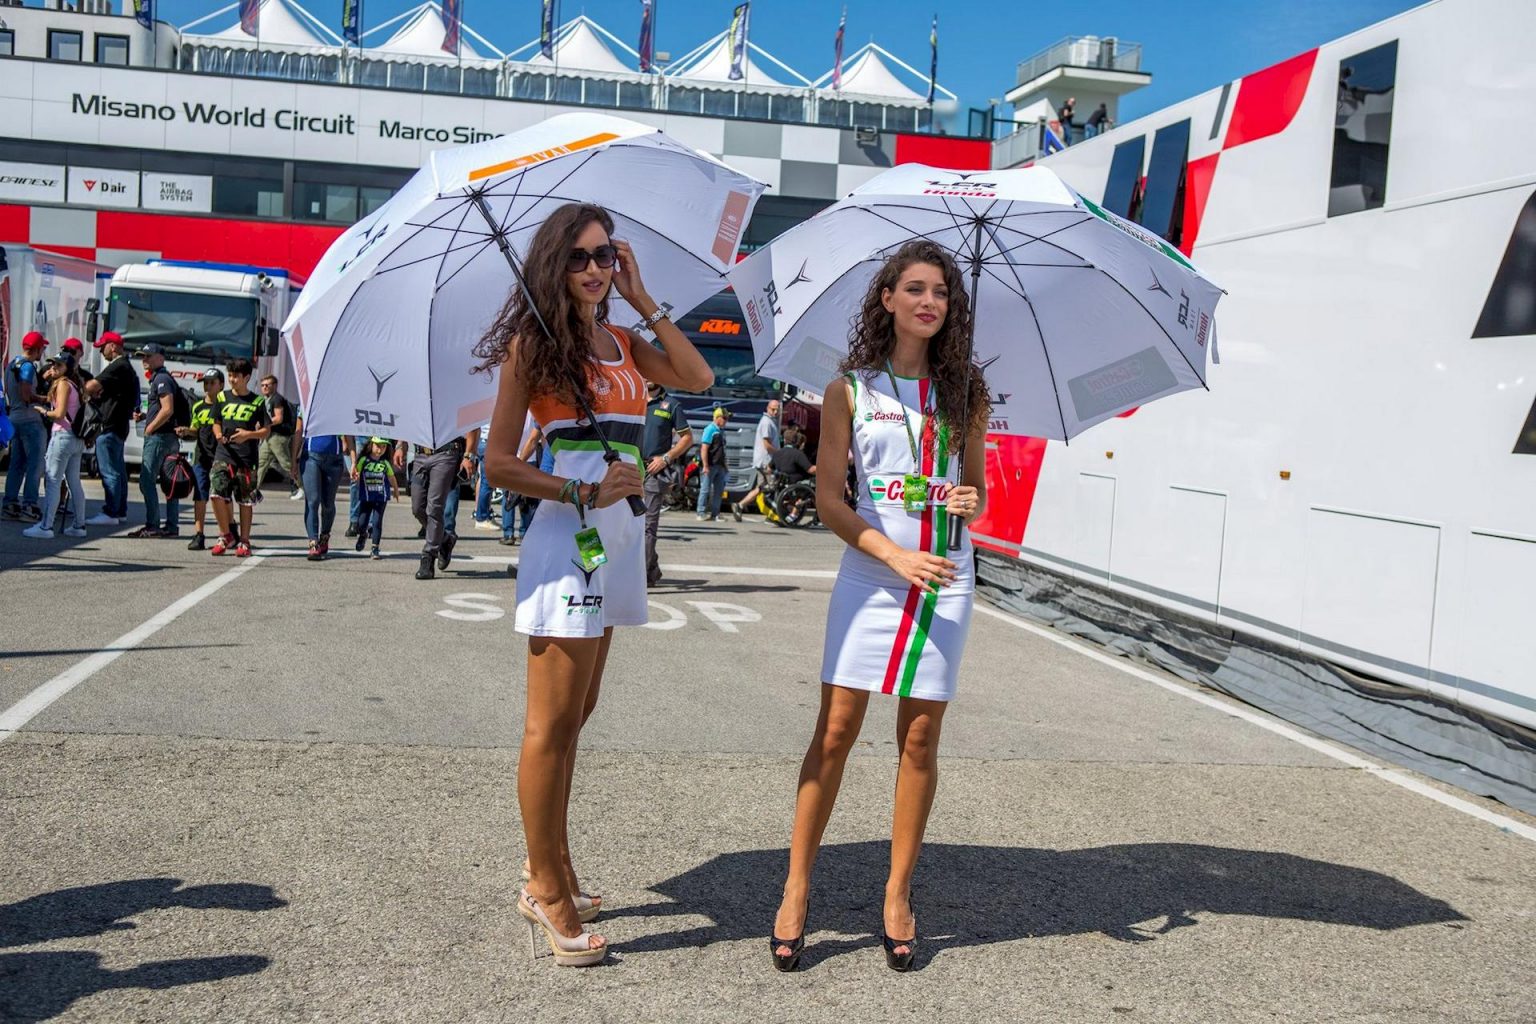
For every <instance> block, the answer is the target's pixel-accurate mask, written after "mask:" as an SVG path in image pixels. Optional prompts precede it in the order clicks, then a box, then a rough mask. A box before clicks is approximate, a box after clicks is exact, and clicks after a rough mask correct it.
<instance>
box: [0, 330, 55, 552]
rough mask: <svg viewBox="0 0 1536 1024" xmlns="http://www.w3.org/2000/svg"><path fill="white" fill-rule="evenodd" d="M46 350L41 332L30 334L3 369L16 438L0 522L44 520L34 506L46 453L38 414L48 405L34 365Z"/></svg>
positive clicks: (7, 408)
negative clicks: (8, 520)
mask: <svg viewBox="0 0 1536 1024" xmlns="http://www.w3.org/2000/svg"><path fill="white" fill-rule="evenodd" d="M47 347H48V339H47V338H45V337H43V335H42V332H40V331H29V332H27V335H26V337H24V338H22V339H21V352H22V354H21V355H19V356H17V357H16V358H15V359H12V360H11V361H10V362H9V363H7V364H6V366H5V411H6V415H7V416H8V417H9V418H10V421H11V427H12V428H13V429H14V430H15V434H16V436H15V437H13V438H11V466H10V469H9V470H8V471H7V472H6V474H5V499H4V501H3V502H0V519H10V520H14V521H18V522H24V523H36V522H40V521H41V520H42V518H43V510H42V509H41V508H39V507H38V504H37V485H38V481H39V480H41V479H42V476H43V455H44V453H45V452H46V451H47V449H48V429H47V427H46V426H45V425H44V423H43V414H42V411H41V410H42V409H43V408H45V407H46V406H47V405H48V396H47V395H46V394H44V393H43V389H42V375H41V373H40V372H39V370H38V365H37V361H38V360H39V359H41V358H42V356H43V350H44V349H45V348H47Z"/></svg>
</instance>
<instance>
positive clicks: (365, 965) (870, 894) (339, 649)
mask: <svg viewBox="0 0 1536 1024" xmlns="http://www.w3.org/2000/svg"><path fill="white" fill-rule="evenodd" d="M88 487H89V489H90V490H91V492H92V494H94V493H95V491H96V488H95V485H94V483H93V484H89V485H88ZM136 497H137V495H136V492H135V493H134V498H135V504H134V510H135V512H137V509H138V506H137V503H136ZM343 501H344V496H343ZM343 507H344V506H343ZM469 510H470V505H469V504H468V503H465V504H464V505H463V506H462V508H461V516H460V520H461V521H460V526H461V528H462V533H461V540H460V543H459V546H458V550H457V552H456V555H457V557H456V558H455V560H454V563H453V565H452V566H451V567H450V568H449V569H448V570H447V571H446V572H444V573H441V574H440V575H439V577H438V578H437V579H436V580H432V581H429V582H421V581H417V580H415V579H414V578H413V576H412V573H413V572H414V570H415V568H416V564H417V552H418V551H419V543H420V542H419V541H416V540H415V537H414V534H415V523H414V521H413V520H412V519H411V517H410V513H409V510H408V508H407V506H406V505H405V504H403V503H402V504H399V505H396V506H395V507H393V508H391V509H390V510H389V513H388V515H387V517H386V522H385V533H386V540H385V543H384V549H385V551H386V553H387V555H388V557H386V558H384V559H383V560H381V561H370V560H369V559H368V558H367V557H366V555H357V554H354V553H353V552H352V551H351V550H350V548H347V549H342V548H341V546H340V537H339V533H340V530H339V529H338V531H337V534H338V537H337V540H338V549H337V550H336V551H333V557H332V558H331V559H330V560H329V561H327V562H324V563H320V564H314V563H310V562H307V561H306V560H305V559H304V558H303V548H304V543H303V530H302V523H301V511H302V503H301V502H288V501H285V500H283V496H282V495H281V494H276V495H273V496H272V497H271V498H269V500H268V501H266V502H265V503H264V504H263V505H262V506H261V507H260V508H259V509H258V515H257V521H258V526H257V530H256V538H255V539H256V543H257V557H254V558H251V559H248V560H236V559H234V558H232V557H224V558H214V557H211V556H209V555H208V554H207V553H206V552H192V551H188V550H186V548H185V539H183V540H182V541H180V542H176V541H155V540H133V539H129V538H127V537H125V536H123V535H122V534H123V533H125V532H126V531H127V529H129V528H130V527H131V526H132V525H134V524H132V523H130V524H127V525H125V526H123V527H122V528H120V529H118V530H116V531H112V530H108V529H100V528H92V530H91V536H90V537H89V538H88V539H85V540H80V541H72V540H68V539H64V538H61V539H59V540H56V541H31V540H27V539H26V538H23V537H21V536H20V529H21V527H20V525H19V524H15V523H0V609H3V610H4V626H3V634H0V635H3V636H4V638H5V641H4V643H3V644H0V1021H6V1022H10V1021H43V1020H58V1021H111V1022H121V1021H157V1022H159V1021H165V1022H171V1021H177V1022H179V1021H263V1022H266V1021H411V1022H422V1021H737V1020H740V1021H779V1020H805V1021H837V1022H844V1021H848V1020H853V1019H914V1020H917V1019H926V1020H974V1021H992V1020H997V1021H1004V1020H1007V1021H1016V1020H1030V1021H1035V1020H1038V1021H1053V1022H1054V1021H1074V1022H1075V1021H1128V1022H1135V1021H1144V1022H1151V1021H1158V1022H1164V1021H1166V1022H1170V1024H1174V1022H1177V1024H1187V1022H1206V1021H1209V1022H1222V1024H1228V1022H1238V1021H1265V1022H1273V1021H1308V1022H1310V1021H1349V1022H1382V1024H1386V1022H1394V1024H1395V1022H1402V1021H1426V1022H1428V1021H1435V1022H1440V1021H1447V1022H1449V1021H1458V1022H1460V1021H1466V1022H1477V1024H1492V1022H1511V1024H1513V1022H1530V1021H1533V1020H1536V1008H1533V1006H1532V1002H1531V994H1530V993H1531V991H1532V988H1533V985H1536V957H1533V956H1532V953H1531V951H1532V950H1533V949H1536V841H1533V839H1532V838H1528V836H1529V835H1533V833H1530V832H1529V829H1530V828H1531V827H1532V826H1536V821H1533V819H1531V818H1529V817H1526V816H1523V815H1521V814H1519V813H1518V812H1515V811H1510V810H1508V809H1506V808H1502V807H1500V806H1498V805H1496V804H1492V803H1489V802H1487V801H1481V800H1477V799H1474V798H1471V797H1467V796H1466V795H1465V794H1459V793H1455V792H1454V791H1452V790H1449V789H1447V788H1446V787H1443V786H1441V785H1439V784H1438V783H1432V782H1427V781H1425V780H1422V779H1419V780H1417V781H1416V782H1415V785H1417V786H1420V787H1422V788H1421V789H1420V790H1416V789H1414V788H1410V787H1406V786H1404V785H1397V784H1393V781H1392V780H1391V778H1389V777H1387V776H1388V775H1389V774H1390V773H1384V772H1380V771H1375V770H1372V769H1370V768H1365V767H1359V766H1358V765H1357V764H1352V763H1350V762H1348V761H1343V760H1340V759H1339V758H1338V757H1336V756H1330V754H1329V752H1328V750H1329V748H1328V745H1326V744H1317V743H1315V742H1309V741H1307V738H1306V737H1304V736H1298V735H1297V734H1296V733H1295V731H1288V730H1285V729H1283V728H1280V729H1278V731H1277V729H1276V727H1274V725H1273V723H1274V720H1273V719H1269V718H1268V717H1267V716H1264V715H1262V714H1257V713H1251V712H1250V713H1248V717H1237V716H1235V715H1234V714H1232V713H1230V712H1232V711H1239V712H1242V711H1243V709H1242V708H1241V707H1240V706H1239V705H1237V704H1235V703H1234V702H1231V701H1228V700H1227V699H1226V698H1224V697H1220V696H1214V695H1210V694H1203V695H1202V694H1197V693H1196V691H1195V690H1194V689H1192V688H1190V687H1188V686H1187V685H1186V684H1184V683H1182V682H1180V681H1178V680H1176V679H1174V678H1173V677H1171V676H1168V675H1166V674H1164V673H1161V672H1158V671H1157V670H1155V669H1150V668H1147V667H1146V666H1132V667H1133V668H1134V669H1135V670H1136V672H1137V673H1139V674H1132V673H1129V672H1127V671H1124V670H1123V668H1122V667H1121V666H1123V665H1126V664H1127V663H1124V662H1118V663H1109V661H1106V660H1101V659H1095V658H1094V657H1092V656H1091V655H1090V653H1086V652H1087V648H1085V647H1084V646H1082V645H1080V644H1078V643H1076V642H1075V641H1058V640H1053V639H1052V638H1050V637H1048V636H1045V635H1042V633H1041V631H1039V630H1037V629H1031V628H1029V627H1027V626H1025V625H1021V624H1019V623H1018V622H1017V621H1016V620H1012V619H1010V618H1009V617H1007V616H1003V615H1001V614H989V613H981V614H978V615H977V616H976V618H975V622H974V625H973V630H972V636H971V643H970V646H969V648H968V649H967V652H966V660H965V666H964V670H963V673H962V678H961V684H960V693H959V697H958V698H957V700H956V702H955V703H954V705H953V707H952V709H951V711H950V713H949V715H948V716H947V719H946V723H945V731H944V757H943V761H942V764H943V770H942V779H941V782H940V788H939V795H938V799H937V802H936V805H935V808H934V813H933V816H932V819H931V821H930V824H929V828H928V843H927V845H926V847H925V849H924V853H923V859H922V862H921V864H920V866H919V869H918V874H917V878H916V882H915V891H914V904H915V909H916V914H917V919H918V929H919V934H920V941H919V953H918V958H917V966H918V969H917V970H916V971H914V972H913V973H911V974H908V975H897V974H895V973H893V972H891V971H890V970H888V969H887V968H886V966H885V961H884V957H883V954H882V951H881V949H880V943H879V927H880V910H881V895H882V885H883V880H884V876H885V864H886V856H887V841H886V840H887V837H888V834H889V827H890V811H891V790H892V786H893V783H894V777H895V745H894V721H895V716H894V702H892V701H886V700H879V699H877V700H875V701H874V702H872V705H871V711H870V714H869V718H868V721H867V722H866V724H865V728H864V732H863V735H862V736H861V739H860V743H859V749H858V752H857V753H856V755H855V756H854V758H853V760H852V761H851V763H850V764H849V767H848V773H847V778H846V781H845V783H844V787H843V791H842V796H841V799H840V801H839V804H838V809H837V813H836V815H835V816H834V818H833V820H832V824H831V827H830V829H829V830H828V834H827V845H826V847H825V849H824V850H823V853H822V857H821V860H820V862H819V865H818V869H817V878H816V891H815V894H814V896H813V898H812V902H811V908H810V934H809V937H808V948H807V952H806V955H805V959H804V961H803V966H802V969H801V970H800V971H799V972H797V973H795V974H792V975H781V974H778V973H776V972H775V971H774V970H773V969H772V965H771V962H770V959H769V956H768V951H767V941H766V936H767V934H768V929H769V926H770V925H771V924H772V918H773V912H774V909H775V908H776V906H777V902H778V896H777V894H778V888H779V886H780V884H781V881H782V875H783V871H784V868H785V863H786V852H785V851H786V846H787V843H788V837H789V826H790V814H791V809H792V804H793V799H794V785H795V779H796V775H797V772H798V766H799V762H800V758H801V756H802V754H803V751H804V746H805V743H806V741H807V739H808V737H809V734H810V730H811V726H812V724H813V721H814V717H815V713H816V706H817V701H818V689H819V682H818V679H817V672H818V668H819V664H820V656H821V645H822V638H823V634H824V631H825V625H826V607H827V599H828V595H829V593H830V590H831V584H832V574H833V571H834V570H835V568H836V564H837V558H838V553H839V542H838V541H837V539H836V538H835V537H833V536H831V535H830V534H829V533H827V532H825V531H820V530H810V531H804V530H802V531H790V530H782V529H778V528H775V527H773V526H770V525H767V524H764V523H762V522H761V521H760V520H757V519H755V518H754V517H749V519H748V521H747V522H746V523H744V524H740V525H738V524H735V523H732V522H730V521H729V519H727V520H725V521H722V522H718V523H700V522H697V521H696V520H695V518H694V517H693V516H692V515H691V514H681V513H672V514H669V515H668V516H666V517H665V519H664V520H663V524H662V542H661V553H662V561H663V566H664V569H665V571H666V574H667V579H666V580H665V581H664V582H663V583H662V585H661V586H659V587H657V588H656V589H655V590H653V591H652V594H651V598H652V609H651V611H652V623H651V626H650V627H648V628H640V629H632V630H626V631H623V632H621V634H620V636H619V637H618V638H616V640H615V642H614V647H613V653H612V656H611V658H610V662H609V669H608V674H607V678H606V679H605V682H604V687H603V694H602V701H601V704H600V706H599V708H598V711H597V713H596V715H595V716H594V718H593V720H592V721H591V723H590V725H589V727H588V729H587V731H586V733H585V734H584V736H583V741H582V743H583V746H582V760H581V763H580V765H579V768H578V773H577V779H576V785H575V792H574V794H573V800H572V822H571V829H572V840H573V847H574V851H575V856H576V860H577V866H578V869H579V870H580V871H581V873H582V876H583V881H584V884H585V886H586V887H587V888H588V889H590V890H592V891H596V892H600V893H602V895H603V896H604V905H605V908H611V909H608V910H607V911H606V912H605V913H604V915H603V917H602V919H601V921H600V923H599V925H598V928H599V929H600V930H601V932H602V933H603V934H604V935H606V936H607V937H608V939H609V941H610V944H611V946H612V948H613V950H614V954H613V955H612V956H611V957H610V959H609V962H608V963H607V964H605V965H604V966H601V967H597V968H592V969H588V970H568V969H564V968H557V967H555V966H554V964H553V963H552V961H551V960H550V958H549V957H548V956H547V955H546V956H543V957H542V958H539V959H536V960H535V959H531V958H530V956H529V941H528V935H527V932H526V929H525V926H524V924H523V922H522V920H521V918H519V917H518V916H517V914H516V912H515V910H514V909H513V906H512V900H513V898H514V894H515V893H516V891H517V886H518V884H519V883H518V868H519V865H520V863H521V861H522V858H523V848H522V841H521V829H520V824H519V819H518V809H517V801H516V790H515V768H516V761H517V745H518V740H519V737H520V731H521V719H522V683H523V673H524V658H525V647H526V645H525V642H524V641H523V640H522V638H520V637H519V636H518V635H517V634H515V633H514V632H513V630H512V608H513V600H514V582H513V580H512V579H511V578H510V576H509V575H508V571H507V570H508V566H509V564H510V563H512V562H513V561H514V560H515V558H516V556H517V551H518V549H516V548H508V547H503V546H500V545H498V544H497V543H496V538H497V537H498V533H496V532H493V531H479V530H475V529H472V528H470V511H469ZM343 515H344V513H343ZM343 525H344V524H343ZM1111 660H1113V659H1111ZM1191 695H1196V696H1201V697H1203V700H1201V699H1192V696H1191ZM1403 774H1409V773H1403ZM1426 792H1428V793H1431V794H1447V795H1449V796H1450V798H1451V800H1452V803H1457V802H1458V801H1459V804H1458V805H1457V806H1452V805H1450V804H1447V803H1443V802H1438V801H1436V800H1435V799H1431V798H1430V796H1428V795H1426ZM1468 810H1472V811H1481V812H1483V813H1484V814H1485V817H1488V816H1491V817H1492V818H1493V819H1494V820H1492V821H1490V820H1485V818H1479V817H1475V816H1473V814H1471V813H1466V812H1467V811H1468ZM1501 824H1502V825H1503V827H1501ZM1522 830H1524V831H1522ZM545 949H546V950H547V947H545Z"/></svg>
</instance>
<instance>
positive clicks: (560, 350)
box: [475, 203, 613, 408]
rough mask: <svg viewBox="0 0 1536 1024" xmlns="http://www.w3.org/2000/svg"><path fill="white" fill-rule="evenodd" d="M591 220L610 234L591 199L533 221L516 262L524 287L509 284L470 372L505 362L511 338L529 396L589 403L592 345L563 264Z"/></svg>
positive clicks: (592, 399) (602, 319) (600, 310)
mask: <svg viewBox="0 0 1536 1024" xmlns="http://www.w3.org/2000/svg"><path fill="white" fill-rule="evenodd" d="M594 222H595V223H598V224H601V225H602V226H603V230H604V231H606V232H607V233H608V237H609V239H610V240H611V239H612V238H613V218H612V217H610V216H609V215H608V211H607V210H605V209H603V208H602V207H601V206H597V205H595V204H593V203H567V204H565V205H564V206H561V207H559V208H558V209H556V210H555V212H554V213H552V214H550V215H549V217H548V218H547V219H546V220H545V221H544V223H543V224H542V225H540V226H539V230H538V231H537V232H535V233H534V236H533V242H532V243H531V244H530V245H529V246H528V253H527V255H526V257H525V258H524V259H523V261H522V269H523V279H524V280H525V281H526V282H527V283H528V289H527V291H524V290H523V288H522V287H520V286H518V285H514V286H513V288H512V292H511V294H510V295H509V296H508V297H507V302H506V305H504V306H502V308H501V312H500V313H498V314H496V319H495V321H494V322H493V323H492V324H491V326H490V329H489V330H487V331H486V332H485V334H484V335H483V336H482V337H481V338H480V341H479V342H478V343H477V344H476V345H475V356H476V358H478V359H480V360H481V363H480V365H479V366H477V367H475V370H476V372H479V373H489V372H490V371H491V370H492V369H494V368H495V367H497V366H500V365H501V364H502V363H505V362H506V361H507V359H508V356H509V353H510V351H511V344H512V339H514V338H517V339H519V341H520V342H521V344H519V346H518V360H517V367H516V371H517V373H518V374H519V375H520V376H521V377H522V379H523V381H524V383H525V385H526V386H527V388H528V395H529V397H536V396H540V395H553V396H555V397H556V398H558V399H559V400H560V401H563V402H568V403H570V404H572V405H577V404H578V400H581V401H585V402H586V403H587V407H588V408H592V407H594V406H595V404H596V395H594V394H593V391H592V381H591V379H590V376H589V374H590V372H591V365H592V343H591V341H590V340H589V339H588V337H587V333H586V323H585V322H584V321H583V320H582V317H581V308H580V306H579V305H578V304H577V302H576V301H575V300H574V299H572V298H571V292H570V289H569V288H568V287H567V286H566V278H567V274H566V270H565V261H566V258H567V257H568V256H569V255H570V252H571V250H572V249H574V248H576V239H578V238H579V237H581V233H582V232H583V231H585V230H586V229H587V225H589V224H592V223H594ZM535 309H537V310H538V314H535V312H534V310H535ZM540 314H541V315H542V316H543V317H544V323H546V324H548V325H549V330H550V332H551V333H552V334H553V335H554V337H553V338H550V337H546V336H545V334H544V329H543V328H542V327H540V326H539V315H540ZM607 321H608V296H607V295H604V296H603V300H602V301H601V302H599V303H598V304H597V322H598V323H600V324H601V323H607Z"/></svg>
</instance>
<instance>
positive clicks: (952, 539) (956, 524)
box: [944, 512, 965, 551]
mask: <svg viewBox="0 0 1536 1024" xmlns="http://www.w3.org/2000/svg"><path fill="white" fill-rule="evenodd" d="M944 514H945V515H947V516H949V531H948V532H949V550H951V551H959V550H960V531H961V530H963V529H965V520H964V519H963V518H961V517H960V516H957V515H955V514H954V513H953V512H945V513H944Z"/></svg>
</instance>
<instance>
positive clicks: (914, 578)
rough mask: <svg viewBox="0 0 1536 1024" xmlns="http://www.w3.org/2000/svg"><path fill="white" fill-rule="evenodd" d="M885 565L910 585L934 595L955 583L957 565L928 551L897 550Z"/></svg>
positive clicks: (887, 559)
mask: <svg viewBox="0 0 1536 1024" xmlns="http://www.w3.org/2000/svg"><path fill="white" fill-rule="evenodd" d="M885 564H886V565H888V566H890V568H891V571H892V572H894V573H895V574H896V575H897V576H900V577H901V578H902V579H904V580H906V581H907V582H908V583H911V584H913V585H914V586H917V587H921V588H922V589H923V590H930V591H933V592H934V593H938V591H939V588H940V587H947V586H949V585H950V584H951V583H953V582H954V581H955V563H954V562H951V561H950V560H949V559H947V558H943V557H940V556H939V555H930V554H929V553H928V552H926V551H911V550H908V549H907V548H897V549H896V551H895V553H893V554H891V555H889V556H887V558H886V560H885Z"/></svg>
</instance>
